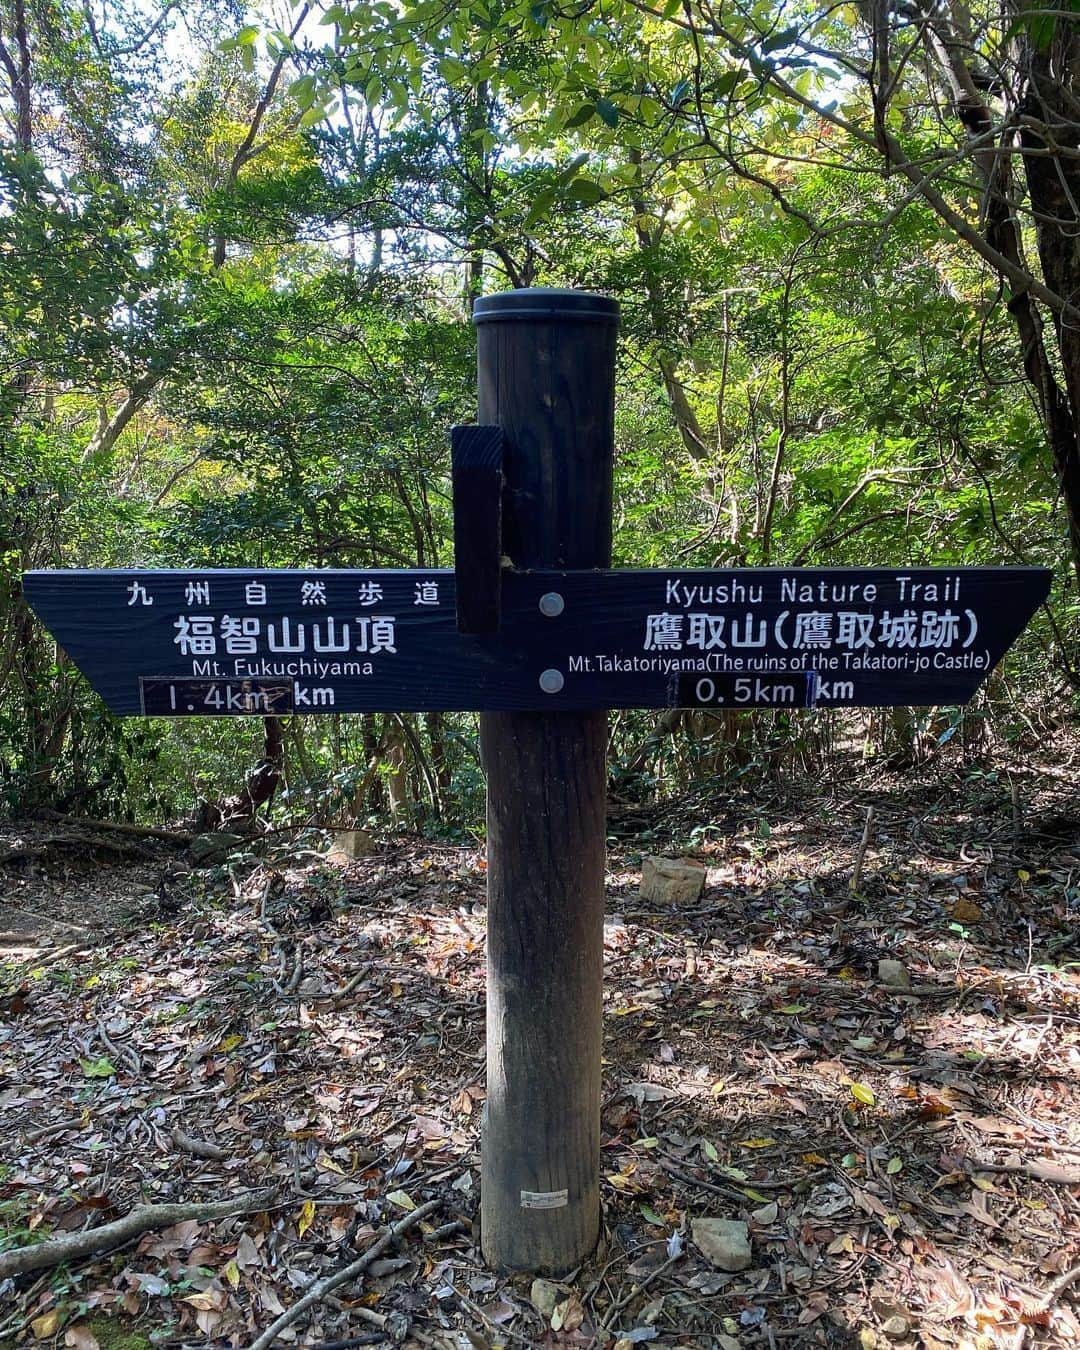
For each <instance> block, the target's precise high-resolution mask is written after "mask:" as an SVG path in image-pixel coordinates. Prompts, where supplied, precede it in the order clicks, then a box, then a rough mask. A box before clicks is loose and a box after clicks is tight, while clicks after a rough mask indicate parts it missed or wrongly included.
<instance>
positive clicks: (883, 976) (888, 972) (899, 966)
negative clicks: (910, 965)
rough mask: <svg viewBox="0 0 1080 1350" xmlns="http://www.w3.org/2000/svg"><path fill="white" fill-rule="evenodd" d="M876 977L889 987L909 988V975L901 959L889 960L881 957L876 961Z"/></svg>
mask: <svg viewBox="0 0 1080 1350" xmlns="http://www.w3.org/2000/svg"><path fill="white" fill-rule="evenodd" d="M877 977H878V979H879V980H880V982H881V983H882V984H883V985H885V986H886V987H887V988H889V989H910V988H911V976H910V975H909V974H908V971H907V966H905V965H904V963H903V961H890V960H888V959H886V958H885V957H882V959H881V960H880V961H879V962H878V963H877Z"/></svg>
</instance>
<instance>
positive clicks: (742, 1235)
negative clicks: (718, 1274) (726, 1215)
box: [690, 1219, 754, 1270]
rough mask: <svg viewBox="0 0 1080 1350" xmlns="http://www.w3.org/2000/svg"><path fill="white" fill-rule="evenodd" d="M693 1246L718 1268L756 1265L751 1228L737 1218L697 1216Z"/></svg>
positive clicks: (693, 1229)
mask: <svg viewBox="0 0 1080 1350" xmlns="http://www.w3.org/2000/svg"><path fill="white" fill-rule="evenodd" d="M690 1233H691V1236H692V1237H693V1239H694V1245H695V1246H696V1247H697V1249H698V1251H700V1252H701V1254H702V1256H704V1257H705V1259H706V1261H708V1262H709V1264H710V1265H713V1266H715V1267H716V1268H717V1270H746V1268H747V1267H748V1266H750V1265H753V1261H754V1256H753V1252H752V1251H751V1250H750V1230H749V1229H748V1228H747V1226H746V1224H744V1223H741V1222H740V1221H739V1220H738V1219H694V1220H693V1221H692V1223H691V1224H690Z"/></svg>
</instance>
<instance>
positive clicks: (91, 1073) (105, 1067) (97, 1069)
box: [79, 1055, 116, 1078]
mask: <svg viewBox="0 0 1080 1350" xmlns="http://www.w3.org/2000/svg"><path fill="white" fill-rule="evenodd" d="M79 1063H80V1064H81V1065H82V1071H83V1073H84V1074H85V1076H86V1077H87V1078H112V1077H114V1075H115V1074H116V1070H115V1069H114V1068H113V1066H112V1064H111V1063H110V1061H109V1060H108V1059H106V1057H105V1056H104V1055H102V1056H101V1058H100V1059H80V1060H79Z"/></svg>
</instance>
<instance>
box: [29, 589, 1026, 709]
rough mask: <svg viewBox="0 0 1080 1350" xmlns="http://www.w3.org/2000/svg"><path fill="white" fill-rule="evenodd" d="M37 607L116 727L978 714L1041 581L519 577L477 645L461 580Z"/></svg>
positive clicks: (142, 592) (43, 600) (179, 594)
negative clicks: (454, 718)
mask: <svg viewBox="0 0 1080 1350" xmlns="http://www.w3.org/2000/svg"><path fill="white" fill-rule="evenodd" d="M24 587H25V591H26V595H27V598H28V600H29V602H30V604H31V605H32V606H33V608H34V610H35V611H36V612H37V614H38V615H39V617H40V618H41V619H42V621H43V622H44V624H45V625H46V627H47V628H49V630H50V631H51V632H52V633H53V634H54V636H55V637H56V639H57V641H58V642H59V643H60V645H61V646H62V647H63V648H64V649H65V650H66V651H67V653H68V655H69V656H70V657H71V659H72V660H73V661H74V662H75V664H76V665H77V666H78V667H79V668H80V670H82V672H83V673H84V674H85V675H86V677H87V679H88V680H89V681H90V683H91V684H92V685H93V686H94V688H95V689H96V690H97V692H98V693H99V694H100V695H101V697H102V698H103V699H104V700H105V702H106V703H107V704H108V706H109V707H110V708H111V709H112V711H113V712H116V713H120V714H133V715H139V714H141V715H144V716H162V717H185V716H202V717H206V716H211V717H215V716H226V717H227V716H243V715H265V714H268V713H291V712H302V713H330V712H372V711H398V712H400V711H425V710H436V709H443V710H452V709H471V710H474V711H498V710H503V709H541V710H547V711H551V710H558V709H584V708H659V707H687V706H698V707H734V708H748V707H779V708H812V707H882V706H891V705H905V704H907V705H910V704H952V703H963V702H965V701H966V700H967V699H969V698H970V697H971V696H972V694H973V693H974V692H975V690H976V688H977V687H978V686H979V684H981V683H982V681H983V680H984V679H985V678H986V676H987V675H988V674H989V673H990V671H991V670H992V669H993V667H994V666H995V665H996V664H997V662H998V661H999V660H1000V659H1001V657H1002V656H1003V655H1004V653H1005V651H1006V650H1007V649H1008V647H1009V646H1010V644H1011V643H1012V642H1013V641H1014V640H1015V639H1016V638H1017V636H1018V635H1019V634H1020V632H1021V630H1022V629H1023V627H1024V625H1025V624H1026V623H1027V622H1028V620H1029V619H1030V618H1031V616H1032V614H1033V613H1034V611H1035V609H1036V608H1037V607H1038V605H1039V604H1040V603H1041V602H1042V601H1043V600H1045V598H1046V596H1047V593H1048V591H1049V587H1050V574H1049V572H1047V571H1045V570H1043V569H1040V568H1022V567H1016V568H948V569H918V568H908V569H901V570H887V569H884V568H869V569H844V568H836V569H818V570H809V569H802V568H781V567H778V568H769V569H763V570H757V571H754V570H739V571H714V572H702V571H692V570H690V571H630V570H627V571H573V572H555V571H534V572H517V571H513V570H510V569H506V570H504V571H503V573H502V578H501V590H502V598H501V620H500V627H499V628H498V630H497V631H496V632H493V633H490V634H488V633H484V634H480V635H472V634H468V635H467V634H462V633H460V632H459V631H458V627H457V623H456V621H455V610H456V598H457V597H456V591H455V576H454V573H453V572H452V571H437V570H432V571H378V572H376V571H370V572H358V571H335V570H324V571H310V572H300V571H285V570H275V571H242V570H237V571H182V572H181V571H160V572H151V571H126V570H125V571H96V572H95V571H70V572H63V571H51V572H30V573H28V574H27V575H26V577H25V578H24Z"/></svg>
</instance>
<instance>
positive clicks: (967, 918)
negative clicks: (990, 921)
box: [952, 896, 983, 923]
mask: <svg viewBox="0 0 1080 1350" xmlns="http://www.w3.org/2000/svg"><path fill="white" fill-rule="evenodd" d="M952 916H953V918H954V919H955V920H956V922H957V923H978V922H979V920H980V919H981V918H982V917H983V912H982V910H981V909H980V908H979V906H978V905H977V904H976V903H975V901H974V900H968V899H966V898H965V897H964V896H961V897H960V899H959V900H957V902H956V904H955V905H953V912H952Z"/></svg>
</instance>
